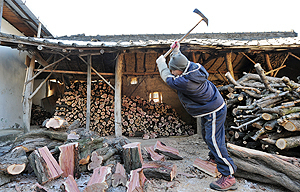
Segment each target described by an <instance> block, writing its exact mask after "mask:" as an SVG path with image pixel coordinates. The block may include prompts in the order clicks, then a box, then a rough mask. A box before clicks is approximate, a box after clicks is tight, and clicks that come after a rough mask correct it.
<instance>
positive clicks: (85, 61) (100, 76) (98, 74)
mask: <svg viewBox="0 0 300 192" xmlns="http://www.w3.org/2000/svg"><path fill="white" fill-rule="evenodd" d="M78 57H79V58H80V59H81V60H82V61H83V62H84V63H85V64H87V62H86V61H85V60H84V59H83V58H82V57H81V56H78ZM91 69H92V70H93V71H94V72H95V73H96V74H97V75H98V76H99V77H100V78H101V79H102V80H103V81H104V82H105V83H106V84H108V85H109V86H110V87H111V88H112V89H113V90H115V88H114V87H113V86H112V85H111V84H110V83H109V82H108V81H106V79H105V78H104V77H102V75H101V74H100V73H98V71H97V70H96V69H94V68H93V67H92V66H91Z"/></svg>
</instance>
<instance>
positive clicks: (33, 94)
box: [28, 73, 52, 99]
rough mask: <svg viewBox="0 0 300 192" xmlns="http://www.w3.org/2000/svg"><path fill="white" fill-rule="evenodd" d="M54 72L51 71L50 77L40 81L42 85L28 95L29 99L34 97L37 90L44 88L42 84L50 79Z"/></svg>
mask: <svg viewBox="0 0 300 192" xmlns="http://www.w3.org/2000/svg"><path fill="white" fill-rule="evenodd" d="M51 75H52V73H50V74H49V75H48V77H47V78H46V79H44V81H43V82H41V83H40V85H39V86H38V87H37V88H36V89H35V91H34V92H33V93H32V94H31V95H30V96H29V97H28V99H32V98H33V97H34V96H35V95H36V94H37V92H38V91H39V90H40V89H41V88H42V86H43V85H44V84H45V83H46V82H47V81H48V79H49V78H50V77H51Z"/></svg>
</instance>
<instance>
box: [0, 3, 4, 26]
mask: <svg viewBox="0 0 300 192" xmlns="http://www.w3.org/2000/svg"><path fill="white" fill-rule="evenodd" d="M3 2H4V1H3V0H0V31H1V21H2V14H3Z"/></svg>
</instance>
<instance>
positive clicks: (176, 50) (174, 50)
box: [170, 41, 180, 54]
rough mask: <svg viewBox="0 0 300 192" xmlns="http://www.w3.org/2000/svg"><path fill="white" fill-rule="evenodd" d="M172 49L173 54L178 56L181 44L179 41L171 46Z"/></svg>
mask: <svg viewBox="0 0 300 192" xmlns="http://www.w3.org/2000/svg"><path fill="white" fill-rule="evenodd" d="M170 47H171V49H173V54H177V53H178V52H179V49H180V43H179V42H178V41H175V42H173V43H172V44H171V46H170Z"/></svg>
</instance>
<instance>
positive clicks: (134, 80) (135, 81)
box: [130, 77, 138, 85]
mask: <svg viewBox="0 0 300 192" xmlns="http://www.w3.org/2000/svg"><path fill="white" fill-rule="evenodd" d="M137 83H138V80H137V77H132V78H131V80H130V84H131V85H136V84H137Z"/></svg>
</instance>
